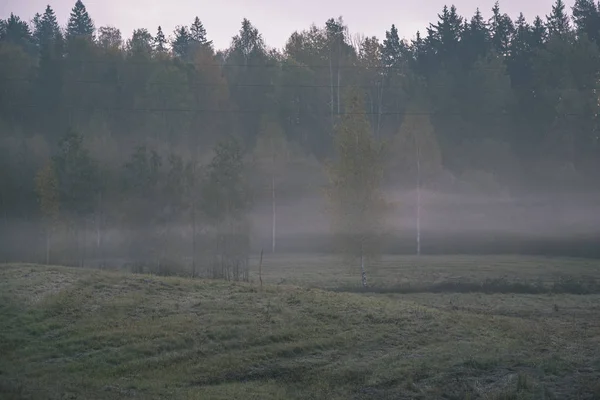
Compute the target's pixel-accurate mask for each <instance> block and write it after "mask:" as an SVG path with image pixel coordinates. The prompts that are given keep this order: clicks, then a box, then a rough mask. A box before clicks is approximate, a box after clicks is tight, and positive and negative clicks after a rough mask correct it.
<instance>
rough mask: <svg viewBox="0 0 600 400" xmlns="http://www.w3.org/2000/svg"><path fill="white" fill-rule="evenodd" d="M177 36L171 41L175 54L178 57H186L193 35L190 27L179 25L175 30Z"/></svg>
mask: <svg viewBox="0 0 600 400" xmlns="http://www.w3.org/2000/svg"><path fill="white" fill-rule="evenodd" d="M173 34H174V35H175V38H174V39H173V42H172V43H171V47H172V49H173V54H174V55H175V56H177V57H181V58H186V57H187V56H188V55H189V50H190V42H191V36H190V32H189V31H188V28H187V27H185V26H178V27H177V28H175V31H174V32H173Z"/></svg>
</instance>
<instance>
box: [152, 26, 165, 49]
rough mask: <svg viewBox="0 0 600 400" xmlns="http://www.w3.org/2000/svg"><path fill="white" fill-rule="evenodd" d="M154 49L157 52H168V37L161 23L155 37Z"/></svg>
mask: <svg viewBox="0 0 600 400" xmlns="http://www.w3.org/2000/svg"><path fill="white" fill-rule="evenodd" d="M154 51H156V52H157V53H166V52H167V39H166V38H165V34H164V33H163V30H162V28H161V27H160V25H159V27H158V30H157V31H156V36H155V37H154Z"/></svg>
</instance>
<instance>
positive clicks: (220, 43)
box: [0, 0, 573, 48]
mask: <svg viewBox="0 0 600 400" xmlns="http://www.w3.org/2000/svg"><path fill="white" fill-rule="evenodd" d="M49 2H50V5H51V6H52V8H53V9H54V11H55V12H56V14H57V16H58V19H59V23H61V24H63V25H64V24H65V23H66V20H67V18H68V16H69V12H70V10H71V8H72V7H73V5H74V4H75V0H53V1H49V0H0V17H1V18H6V17H8V16H9V15H10V13H11V12H14V13H15V14H17V15H19V16H20V17H21V18H23V19H25V20H28V21H29V20H31V18H32V17H33V15H34V14H35V13H36V12H39V13H42V12H43V11H44V9H45V8H46V4H48V3H49ZM553 2H554V0H526V1H525V0H522V1H517V0H504V1H501V4H500V6H501V10H502V12H506V13H508V14H509V15H510V16H511V17H513V18H516V17H517V16H518V13H519V12H521V11H522V12H523V14H524V15H525V17H526V18H527V20H528V21H531V20H532V19H533V18H534V17H535V16H536V15H540V16H542V17H544V16H545V15H546V14H549V13H550V10H551V6H552V3H553ZM493 3H494V0H485V1H483V0H455V1H454V4H455V5H456V7H457V8H458V11H459V13H460V14H461V15H463V16H469V17H470V16H471V15H472V14H473V12H474V11H475V9H476V8H477V7H479V8H480V9H481V11H482V12H483V13H484V16H485V17H486V18H487V17H489V15H490V14H491V11H490V10H491V8H492V6H493ZM84 4H85V5H86V7H87V9H88V12H89V13H90V15H91V16H92V18H93V19H94V22H95V23H96V27H97V28H98V27H100V26H104V25H112V26H115V27H117V28H119V29H120V30H121V32H122V34H123V36H124V37H129V36H130V35H131V32H132V31H133V29H135V28H147V29H148V30H149V31H150V32H151V33H152V34H154V33H155V32H156V28H157V26H158V25H162V28H163V31H164V32H165V34H167V35H170V34H171V32H172V31H173V29H174V27H175V26H176V25H190V24H191V22H192V20H193V18H194V17H195V16H196V15H197V16H198V17H199V18H200V19H201V20H202V22H203V23H204V26H205V28H206V30H207V32H208V35H209V37H210V39H212V40H213V41H214V43H215V46H216V47H217V48H224V47H227V46H228V45H229V43H230V41H231V37H232V36H233V35H235V34H236V33H237V31H238V30H239V27H240V22H241V20H242V19H243V18H244V17H245V18H248V19H249V20H250V21H251V22H252V23H253V24H254V25H255V26H256V27H257V28H258V29H259V31H260V32H261V33H262V35H263V37H264V38H265V40H266V42H267V44H268V45H269V46H272V47H277V48H280V47H282V46H283V45H284V44H285V42H286V40H287V38H288V37H289V36H290V34H291V33H292V32H294V31H295V30H303V29H306V28H308V27H309V26H310V24H311V23H313V22H314V23H316V24H317V25H319V26H321V25H323V24H324V23H325V21H326V20H327V19H328V18H330V17H338V16H340V15H341V16H342V17H343V18H344V20H345V22H346V24H347V25H348V26H349V28H350V32H351V33H363V34H365V35H368V36H372V35H375V36H377V37H379V38H383V37H384V34H385V31H386V30H388V29H389V27H390V26H391V25H392V24H396V27H397V28H398V30H399V31H400V34H401V36H404V37H406V38H412V37H414V34H415V32H416V31H417V30H420V31H421V32H424V30H425V27H426V26H427V25H428V23H429V22H433V21H435V19H436V18H437V17H436V15H437V14H438V13H439V12H440V10H441V9H442V7H443V6H444V4H445V2H444V1H443V0H416V1H413V0H405V1H398V0H370V1H367V2H358V1H356V2H353V1H348V0H344V1H342V0H304V1H298V2H292V1H285V0H221V1H219V0H170V1H165V0H84ZM448 4H450V3H448ZM566 4H567V6H568V11H569V13H570V12H571V6H572V4H573V0H570V1H566Z"/></svg>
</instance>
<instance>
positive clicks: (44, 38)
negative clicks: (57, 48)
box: [33, 6, 62, 49]
mask: <svg viewBox="0 0 600 400" xmlns="http://www.w3.org/2000/svg"><path fill="white" fill-rule="evenodd" d="M33 39H34V42H35V44H36V45H37V46H38V47H39V48H40V49H42V48H44V47H46V46H49V45H50V44H52V43H57V42H58V41H60V40H61V39H62V32H61V30H60V26H59V25H58V21H57V20H56V14H55V13H54V10H53V9H52V7H50V6H46V10H45V11H44V14H43V15H39V14H36V17H35V18H34V31H33Z"/></svg>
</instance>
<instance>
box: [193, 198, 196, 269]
mask: <svg viewBox="0 0 600 400" xmlns="http://www.w3.org/2000/svg"><path fill="white" fill-rule="evenodd" d="M195 276H196V204H195V203H194V204H192V278H194V277H195Z"/></svg>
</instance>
